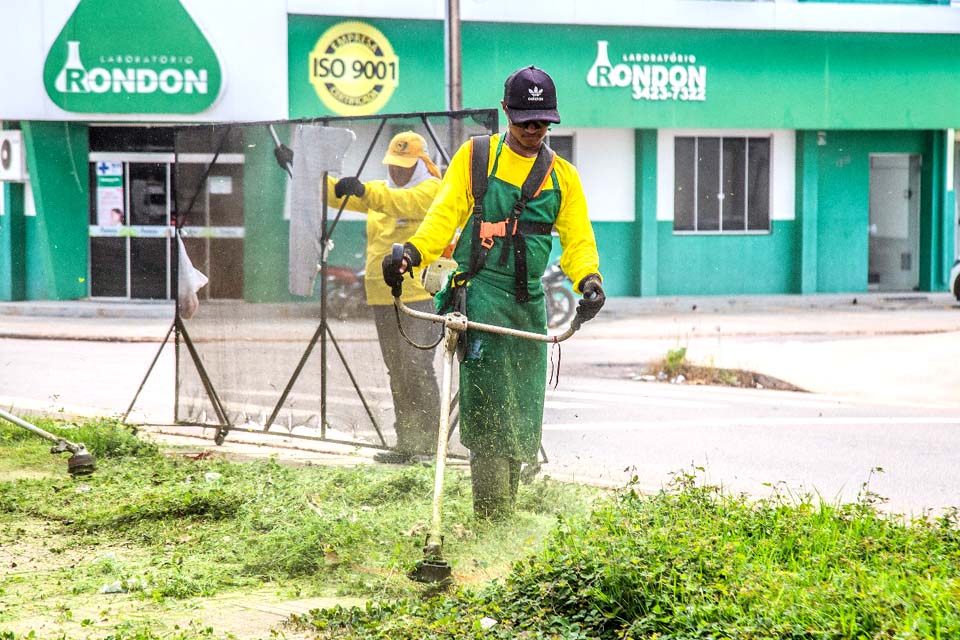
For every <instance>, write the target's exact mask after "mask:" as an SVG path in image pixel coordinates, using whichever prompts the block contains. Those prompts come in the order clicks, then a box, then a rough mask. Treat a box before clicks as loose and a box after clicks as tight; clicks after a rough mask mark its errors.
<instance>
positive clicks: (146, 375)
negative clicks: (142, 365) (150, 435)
mask: <svg viewBox="0 0 960 640" xmlns="http://www.w3.org/2000/svg"><path fill="white" fill-rule="evenodd" d="M176 326H177V321H176V320H174V321H173V322H171V323H170V328H169V329H167V335H165V336H163V341H162V342H161V343H160V348H159V349H157V353H156V354H155V355H154V356H153V360H152V361H151V362H150V366H149V367H147V373H146V374H145V375H144V376H143V380H141V381H140V386H139V387H137V392H136V393H135V394H133V400H131V401H130V406H129V407H127V411H126V413H124V414H123V417H122V418H120V422H122V423H124V424H126V423H127V418H128V417H129V416H130V412H131V411H133V405H135V404H136V403H137V398H139V397H140V392H141V391H143V387H144V386H145V385H146V384H147V379H148V378H149V377H150V374H151V373H152V372H153V368H154V367H155V366H156V364H157V360H159V359H160V353H161V352H162V351H163V348H164V347H165V346H167V341H168V340H170V334H171V333H173V329H174V327H176ZM132 430H133V433H137V428H136V427H133V429H132Z"/></svg>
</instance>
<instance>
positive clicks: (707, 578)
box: [0, 421, 960, 640]
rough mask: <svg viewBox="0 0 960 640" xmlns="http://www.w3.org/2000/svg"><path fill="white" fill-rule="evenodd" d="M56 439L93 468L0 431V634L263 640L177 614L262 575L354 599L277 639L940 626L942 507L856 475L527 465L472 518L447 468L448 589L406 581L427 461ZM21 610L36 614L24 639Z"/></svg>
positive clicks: (250, 590) (947, 612) (897, 634)
mask: <svg viewBox="0 0 960 640" xmlns="http://www.w3.org/2000/svg"><path fill="white" fill-rule="evenodd" d="M41 426H43V427H44V428H47V429H48V430H52V431H54V430H58V429H63V428H64V425H61V424H58V423H49V424H42V425H41ZM63 433H65V434H69V435H67V437H69V438H70V439H72V440H75V441H82V442H85V443H86V444H87V445H88V447H89V448H90V450H91V451H92V452H93V453H94V455H96V456H97V459H98V463H99V469H98V471H97V472H96V473H95V474H93V475H91V476H87V477H84V478H80V479H76V480H74V479H70V478H68V477H67V476H66V473H65V470H64V469H63V461H62V460H61V459H59V458H56V457H53V456H50V454H49V453H46V451H47V449H48V448H49V447H48V446H47V445H45V444H44V443H42V442H40V441H39V440H38V439H37V438H35V437H34V436H31V435H29V434H26V435H25V432H22V431H16V430H10V429H6V428H2V429H0V459H2V460H3V461H4V462H3V465H4V467H3V472H2V474H0V478H10V479H9V480H5V481H2V482H0V567H3V569H4V570H5V571H6V573H4V574H3V577H2V580H0V640H15V639H16V640H19V639H21V638H31V637H36V638H42V637H50V638H58V639H59V638H70V639H71V640H73V639H75V638H77V639H86V638H109V639H112V640H159V639H161V638H163V639H166V640H186V639H188V638H218V639H219V638H232V637H237V638H271V637H281V638H282V637H285V636H284V635H283V633H284V632H283V631H279V632H278V631H263V632H259V633H258V632H257V631H254V630H253V629H251V628H246V629H241V630H239V631H238V630H236V629H234V630H233V631H225V630H224V629H225V628H226V627H223V628H220V627H218V626H216V625H211V624H209V623H208V621H207V620H206V619H204V618H202V617H200V616H198V615H194V614H193V613H192V611H193V610H194V609H197V610H199V609H200V608H201V607H203V606H204V604H205V603H207V604H208V603H210V602H217V601H216V600H210V598H213V597H216V598H222V597H225V596H229V595H231V594H233V595H236V594H248V597H262V596H264V594H268V593H269V592H271V591H272V592H273V593H274V595H275V596H276V597H278V598H301V597H306V596H310V595H326V596H354V597H356V598H359V600H356V602H366V604H365V605H364V606H331V607H327V608H318V609H315V610H313V611H311V612H310V613H309V614H306V615H302V616H298V617H296V618H295V619H294V620H293V621H292V624H293V625H294V627H293V628H291V629H288V631H289V632H290V633H291V634H296V635H295V636H293V637H297V638H303V637H310V638H314V637H316V638H344V637H345V638H390V639H393V638H400V639H403V638H409V639H414V638H417V639H420V638H478V639H479V638H483V639H490V638H504V639H506V638H563V639H579V638H601V639H608V638H609V639H611V640H613V639H621V638H636V639H640V638H645V639H646V638H649V639H653V638H657V639H660V640H680V639H685V640H686V639H702V640H707V639H720V638H727V639H735V640H754V639H780V638H784V639H786V638H796V639H807V640H820V639H824V640H826V639H831V640H832V639H850V640H859V639H868V638H869V639H874V638H890V639H908V638H944V639H946V638H956V637H960V604H958V603H960V598H958V595H960V528H958V516H957V512H956V511H955V510H953V511H947V512H945V513H944V515H942V516H941V517H939V518H937V519H932V518H917V519H914V520H909V521H907V520H904V519H903V518H898V517H894V516H888V515H885V514H883V513H881V512H879V511H878V510H877V508H876V506H877V504H878V502H879V501H880V498H879V497H878V496H876V495H875V494H873V493H872V492H871V491H870V489H869V486H868V484H867V483H865V484H864V486H863V489H862V491H861V493H860V495H859V497H858V499H857V500H856V501H854V502H853V503H849V504H838V503H831V502H827V501H824V500H822V499H821V498H819V497H818V496H816V495H795V494H791V493H789V492H786V491H784V490H782V489H780V488H778V487H775V488H774V490H773V492H772V494H771V495H770V496H769V497H767V498H765V499H760V500H757V499H751V498H748V497H746V496H742V495H730V494H728V493H725V492H724V491H722V490H721V489H719V488H718V487H715V486H711V485H706V484H704V483H702V482H701V481H700V480H699V475H698V470H696V469H694V470H692V471H689V472H679V473H677V474H675V475H674V478H673V480H672V482H671V483H670V484H669V485H668V486H666V487H665V488H664V489H663V490H662V491H660V492H658V493H656V494H652V495H643V494H641V493H640V492H638V491H637V490H636V489H635V487H634V486H633V485H632V484H630V485H628V486H626V487H624V488H623V489H622V490H620V491H618V492H616V493H615V494H599V495H598V494H597V493H596V492H593V491H589V490H587V489H584V488H578V487H573V486H569V485H562V484H558V483H553V482H549V481H538V482H536V483H534V484H533V485H530V486H524V487H522V491H521V495H520V503H521V510H520V512H519V513H518V514H517V517H516V518H515V519H513V520H512V521H510V522H508V523H499V524H497V523H494V524H491V523H484V522H477V521H475V520H474V519H473V518H472V516H471V506H470V492H469V482H468V479H466V478H464V477H463V475H462V474H461V473H459V472H457V471H455V470H452V472H451V473H450V474H449V476H448V478H447V484H446V495H445V497H446V502H445V510H444V512H445V526H446V530H445V535H446V547H447V548H446V553H445V556H446V558H447V560H448V561H450V562H451V564H452V565H453V568H454V574H455V576H456V578H457V584H458V585H459V586H457V587H455V588H454V589H453V590H451V591H449V592H445V593H434V592H431V591H429V590H425V589H424V588H423V587H422V586H421V585H417V584H416V583H412V582H410V581H408V580H406V578H405V577H404V573H405V572H406V571H407V570H409V569H410V568H411V566H412V563H413V562H414V561H415V560H417V559H419V558H420V557H421V550H420V547H421V545H422V543H423V539H424V535H425V531H426V528H425V527H426V524H427V521H428V518H429V513H430V509H429V498H430V495H431V492H432V479H433V476H432V472H431V470H430V469H429V468H421V467H408V468H384V467H376V466H364V467H359V468H350V469H345V468H326V467H290V466H283V465H280V464H278V463H276V462H273V461H262V462H250V463H240V464H232V463H228V462H225V461H223V460H216V459H204V460H195V459H189V458H186V457H184V456H178V455H164V454H162V453H160V452H159V451H158V450H157V448H156V447H155V446H154V445H152V444H150V443H149V442H145V441H142V440H139V439H137V438H134V437H133V436H131V435H130V434H129V433H128V432H126V431H125V430H124V429H123V427H121V426H120V425H117V424H116V423H113V422H111V421H98V422H95V423H90V424H84V425H78V426H77V427H76V428H74V429H70V430H69V431H67V432H63ZM878 471H879V470H878ZM11 550H12V554H11ZM11 564H16V565H17V566H16V567H10V565H11ZM8 567H10V568H9V569H8ZM107 588H109V589H110V590H115V591H117V593H104V591H105V590H107ZM250 594H252V595H250ZM123 603H127V605H126V606H125V607H123V606H121V605H122V604H123ZM25 621H26V622H30V621H42V622H43V624H41V623H40V622H38V623H37V624H36V625H35V626H36V627H37V629H39V631H38V632H37V633H35V634H34V636H31V635H30V632H31V630H32V629H31V628H29V625H27V626H25V625H26V622H25ZM51 629H52V630H53V631H50V630H51ZM44 633H46V634H47V635H43V634H44ZM15 634H19V635H15ZM57 634H60V635H57Z"/></svg>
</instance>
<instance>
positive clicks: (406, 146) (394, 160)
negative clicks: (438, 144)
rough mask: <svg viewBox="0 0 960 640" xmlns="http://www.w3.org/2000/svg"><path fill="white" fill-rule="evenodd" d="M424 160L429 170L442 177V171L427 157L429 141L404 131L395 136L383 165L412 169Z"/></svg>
mask: <svg viewBox="0 0 960 640" xmlns="http://www.w3.org/2000/svg"><path fill="white" fill-rule="evenodd" d="M417 160H423V161H424V164H426V165H427V170H428V171H430V173H431V174H433V175H434V176H436V177H438V178H439V177H440V170H439V169H437V166H436V165H435V164H434V163H433V161H432V160H430V156H429V155H427V141H426V140H424V139H423V136H421V135H420V134H419V133H414V132H413V131H403V132H401V133H398V134H397V135H395V136H393V140H391V141H390V146H389V147H387V153H386V155H384V156H383V164H392V165H395V166H398V167H406V168H410V167H412V166H413V165H415V164H417Z"/></svg>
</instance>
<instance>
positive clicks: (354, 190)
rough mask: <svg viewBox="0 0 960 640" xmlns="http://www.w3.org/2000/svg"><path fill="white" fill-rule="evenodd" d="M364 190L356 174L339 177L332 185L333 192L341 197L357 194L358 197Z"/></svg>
mask: <svg viewBox="0 0 960 640" xmlns="http://www.w3.org/2000/svg"><path fill="white" fill-rule="evenodd" d="M366 192H367V188H366V187H365V186H364V184H363V183H362V182H360V178H357V177H356V176H348V177H346V178H340V180H338V181H337V184H335V185H334V186H333V193H334V195H336V196H337V197H338V198H342V197H343V196H357V197H358V198H362V197H363V194H365V193H366Z"/></svg>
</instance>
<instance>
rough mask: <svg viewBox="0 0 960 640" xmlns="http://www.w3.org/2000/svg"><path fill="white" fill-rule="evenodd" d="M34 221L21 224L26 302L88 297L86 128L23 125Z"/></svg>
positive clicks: (27, 220)
mask: <svg viewBox="0 0 960 640" xmlns="http://www.w3.org/2000/svg"><path fill="white" fill-rule="evenodd" d="M22 129H23V138H24V144H25V145H26V151H27V167H28V169H29V172H30V188H32V189H33V199H34V205H35V208H36V211H37V216H36V217H29V218H26V219H25V221H24V247H25V259H26V283H25V290H24V296H25V298H26V299H28V300H70V299H75V298H84V297H86V296H87V295H88V285H87V264H88V262H89V258H88V255H89V251H88V248H89V239H88V235H89V234H88V230H87V229H88V222H87V221H88V216H89V212H88V208H89V184H88V175H87V173H88V171H87V147H88V138H87V126H86V125H84V124H77V123H68V122H24V123H22Z"/></svg>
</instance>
